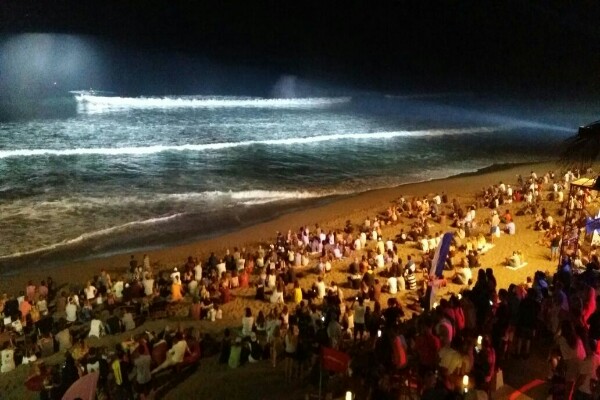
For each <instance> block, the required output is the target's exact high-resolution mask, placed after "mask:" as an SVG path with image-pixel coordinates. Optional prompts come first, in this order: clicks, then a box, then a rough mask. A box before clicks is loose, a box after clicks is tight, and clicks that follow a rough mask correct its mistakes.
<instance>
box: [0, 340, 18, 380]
mask: <svg viewBox="0 0 600 400" xmlns="http://www.w3.org/2000/svg"><path fill="white" fill-rule="evenodd" d="M0 362H2V365H1V366H0V372H2V373H5V372H10V371H12V370H14V369H15V352H14V350H13V348H12V346H10V344H6V345H5V347H4V349H2V351H0Z"/></svg>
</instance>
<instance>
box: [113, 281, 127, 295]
mask: <svg viewBox="0 0 600 400" xmlns="http://www.w3.org/2000/svg"><path fill="white" fill-rule="evenodd" d="M124 288H125V284H124V283H123V279H119V280H118V281H116V282H115V283H114V284H113V287H112V291H113V292H114V294H115V297H116V298H117V300H121V299H122V298H123V289H124Z"/></svg>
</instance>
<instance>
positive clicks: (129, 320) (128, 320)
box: [121, 311, 135, 331]
mask: <svg viewBox="0 0 600 400" xmlns="http://www.w3.org/2000/svg"><path fill="white" fill-rule="evenodd" d="M121 322H123V326H124V327H125V330H126V331H131V330H134V329H135V321H134V319H133V315H132V314H131V313H130V312H129V311H126V312H125V314H123V317H122V318H121Z"/></svg>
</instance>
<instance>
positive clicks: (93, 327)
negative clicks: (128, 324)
mask: <svg viewBox="0 0 600 400" xmlns="http://www.w3.org/2000/svg"><path fill="white" fill-rule="evenodd" d="M92 336H93V337H97V338H100V337H101V336H104V324H103V323H102V321H100V320H99V319H98V318H97V317H94V319H92V322H91V323H90V332H89V333H88V337H92Z"/></svg>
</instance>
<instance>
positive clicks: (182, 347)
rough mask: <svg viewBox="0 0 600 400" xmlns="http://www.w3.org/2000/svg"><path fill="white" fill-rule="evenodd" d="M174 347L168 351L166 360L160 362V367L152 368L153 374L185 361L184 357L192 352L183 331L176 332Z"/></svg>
mask: <svg viewBox="0 0 600 400" xmlns="http://www.w3.org/2000/svg"><path fill="white" fill-rule="evenodd" d="M173 343H174V344H173V347H171V349H169V351H168V352H167V358H166V360H165V361H164V362H163V363H162V364H160V365H159V366H158V367H156V368H154V370H152V372H151V374H156V373H157V372H159V371H161V370H163V369H165V368H169V367H173V366H175V365H177V364H180V363H181V362H183V358H184V357H185V355H186V354H187V353H190V349H189V348H188V346H187V342H186V341H185V340H184V338H183V334H182V333H181V332H177V333H176V334H175V338H174V339H173Z"/></svg>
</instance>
